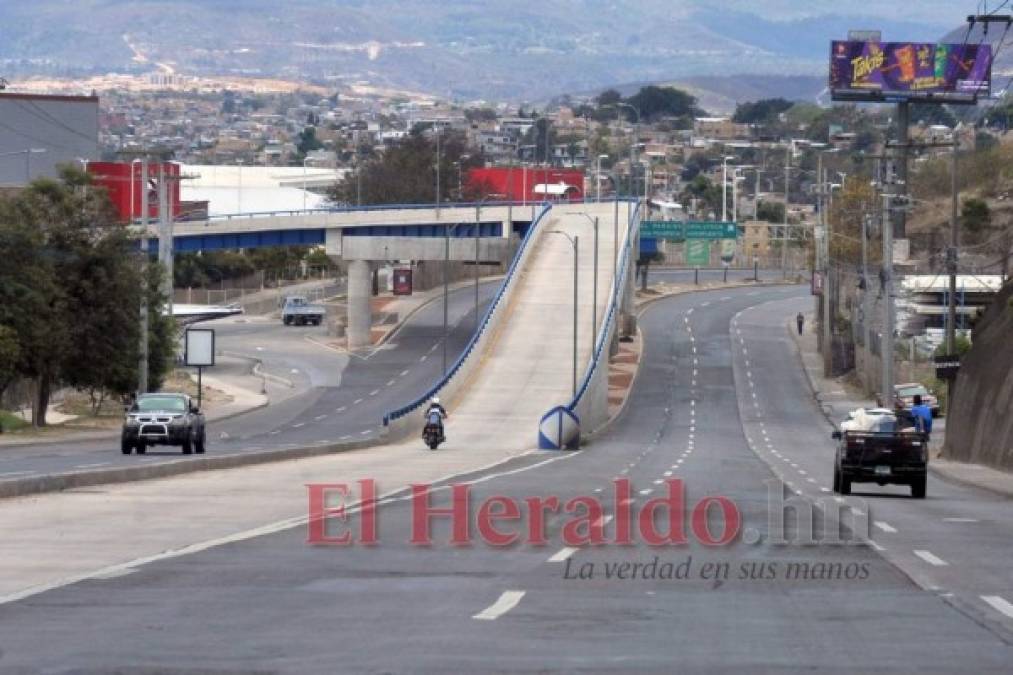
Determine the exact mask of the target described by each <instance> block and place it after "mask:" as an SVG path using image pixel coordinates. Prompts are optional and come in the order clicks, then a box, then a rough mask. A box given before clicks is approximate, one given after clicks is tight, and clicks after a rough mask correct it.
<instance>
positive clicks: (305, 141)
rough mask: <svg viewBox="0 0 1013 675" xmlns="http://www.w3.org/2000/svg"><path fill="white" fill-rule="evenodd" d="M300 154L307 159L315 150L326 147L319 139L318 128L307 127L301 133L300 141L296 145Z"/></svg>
mask: <svg viewBox="0 0 1013 675" xmlns="http://www.w3.org/2000/svg"><path fill="white" fill-rule="evenodd" d="M296 147H297V148H298V150H299V154H300V155H302V156H303V157H305V156H306V155H308V154H310V153H311V152H313V151H314V150H319V149H320V148H322V147H324V144H323V143H321V142H320V140H319V139H318V138H317V130H316V127H306V128H305V129H303V130H302V131H300V132H299V141H298V142H297V143H296Z"/></svg>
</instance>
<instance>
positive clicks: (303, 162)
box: [302, 157, 309, 211]
mask: <svg viewBox="0 0 1013 675" xmlns="http://www.w3.org/2000/svg"><path fill="white" fill-rule="evenodd" d="M308 160H309V157H303V158H302V210H303V211H305V210H306V162H307V161H308Z"/></svg>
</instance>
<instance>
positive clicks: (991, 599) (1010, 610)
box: [981, 595, 1013, 619]
mask: <svg viewBox="0 0 1013 675" xmlns="http://www.w3.org/2000/svg"><path fill="white" fill-rule="evenodd" d="M981 599H982V600H984V601H985V602H987V603H988V604H989V605H991V607H992V609H994V610H995V611H997V612H999V613H1000V614H1005V615H1006V616H1008V617H1009V618H1011V619H1013V604H1010V603H1009V602H1008V601H1007V600H1006V599H1005V598H1003V597H1002V596H1000V595H983V596H981Z"/></svg>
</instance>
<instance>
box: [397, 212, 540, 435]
mask: <svg viewBox="0 0 1013 675" xmlns="http://www.w3.org/2000/svg"><path fill="white" fill-rule="evenodd" d="M551 210H552V205H551V204H545V205H543V206H542V209H541V211H540V212H539V213H538V215H537V217H536V218H535V220H534V222H533V223H532V225H531V227H530V228H528V231H527V234H526V235H525V236H524V239H523V240H522V241H521V244H520V247H519V248H518V249H517V253H516V254H515V255H514V258H513V261H512V262H511V263H510V268H509V269H508V270H507V273H506V277H505V278H504V279H503V283H502V284H501V285H500V288H499V291H498V292H497V293H496V296H495V297H494V298H493V300H492V303H491V304H490V305H489V308H488V309H487V310H486V312H485V316H483V317H482V321H481V323H479V326H478V330H476V331H475V333H474V334H473V335H472V336H471V340H469V341H468V344H467V346H466V347H465V348H464V351H463V352H462V353H461V355H460V356H459V357H458V358H457V360H456V361H455V362H454V364H453V365H452V366H451V367H450V368H449V369H448V370H447V372H446V373H445V374H444V375H443V376H442V377H441V378H440V379H439V380H438V381H437V382H436V384H434V385H433V386H432V387H430V388H429V390H428V391H426V392H425V393H424V394H422V395H421V396H419V397H418V398H416V399H415V400H413V401H412V402H411V403H408V404H407V405H404V406H401V407H400V408H397V409H396V410H392V411H390V412H388V413H387V414H385V415H384V416H383V425H384V426H388V425H389V424H390V423H391V422H393V421H394V420H397V419H400V418H402V417H404V416H405V415H408V414H410V413H411V412H412V411H414V410H417V409H418V408H419V407H421V406H422V405H423V404H424V403H425V402H426V401H428V400H429V399H430V398H432V397H433V396H435V395H437V394H438V393H439V392H440V391H441V390H442V389H443V388H444V387H446V386H447V384H448V383H449V382H450V381H451V380H452V379H453V378H454V376H455V375H456V374H457V372H458V371H459V370H460V369H461V367H462V366H463V365H464V362H465V361H467V359H468V357H469V356H471V355H472V353H473V352H474V351H475V347H476V346H477V345H478V341H479V339H480V338H481V337H482V335H483V334H484V333H485V331H486V330H487V329H488V327H489V322H490V321H491V320H492V316H493V313H494V312H495V311H496V309H497V308H498V307H499V306H500V305H501V303H502V300H503V298H504V296H505V295H506V292H507V290H508V289H509V288H510V284H511V283H514V282H515V280H516V276H517V271H518V269H519V267H520V261H521V259H522V258H523V257H524V252H525V251H526V250H527V247H528V246H529V245H530V242H531V241H533V240H534V238H535V235H536V234H537V232H538V228H539V226H540V225H541V224H542V222H543V220H544V219H545V217H546V215H547V214H548V213H549V212H550V211H551Z"/></svg>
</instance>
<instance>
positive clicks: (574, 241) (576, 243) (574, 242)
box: [549, 230, 580, 398]
mask: <svg viewBox="0 0 1013 675" xmlns="http://www.w3.org/2000/svg"><path fill="white" fill-rule="evenodd" d="M549 234H561V235H563V236H564V237H566V238H567V240H569V242H570V245H571V246H572V247H573V396H574V398H576V396H577V283H578V272H577V265H578V262H579V255H580V254H579V251H580V238H579V237H577V236H573V237H571V236H570V235H569V234H567V233H566V232H563V231H562V230H550V231H549Z"/></svg>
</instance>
